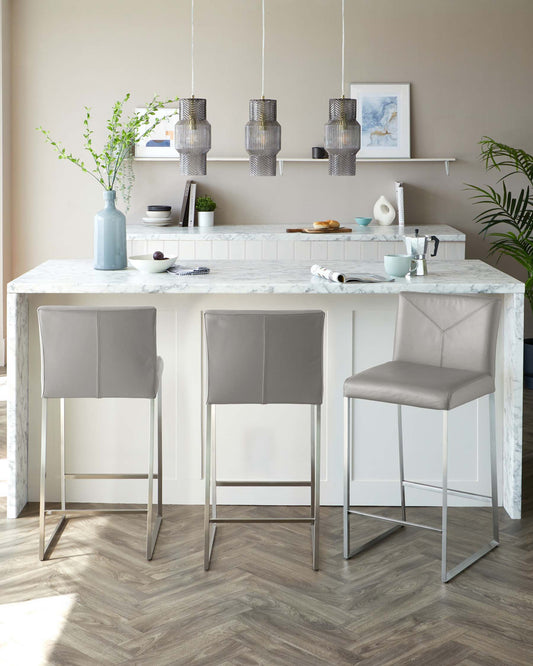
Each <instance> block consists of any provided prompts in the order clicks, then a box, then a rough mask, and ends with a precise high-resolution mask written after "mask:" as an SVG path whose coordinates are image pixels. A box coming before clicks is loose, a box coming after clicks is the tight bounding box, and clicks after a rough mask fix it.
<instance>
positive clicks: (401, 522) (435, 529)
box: [348, 509, 442, 532]
mask: <svg viewBox="0 0 533 666" xmlns="http://www.w3.org/2000/svg"><path fill="white" fill-rule="evenodd" d="M348 513H352V514H355V515H357V516H365V517H366V518H376V519H377V520H385V521H386V522H389V523H397V524H398V525H402V526H409V527H420V528H421V529H423V530H431V531H432V532H442V530H441V529H440V528H439V527H432V526H431V525H423V524H422V523H411V522H410V521H408V520H397V519H396V518H388V517H387V516H376V515H375V514H373V513H365V512H364V511H355V510H353V509H350V510H349V511H348Z"/></svg>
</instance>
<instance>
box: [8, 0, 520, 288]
mask: <svg viewBox="0 0 533 666" xmlns="http://www.w3.org/2000/svg"><path fill="white" fill-rule="evenodd" d="M260 5H261V3H260V0H196V26H197V27H196V44H197V51H196V53H197V57H196V94H197V95H198V96H205V97H207V98H208V117H209V120H210V122H211V124H212V128H213V150H212V154H213V155H219V156H231V155H236V154H243V153H244V149H243V135H244V129H243V127H244V124H245V122H246V120H247V112H248V99H249V98H250V97H257V96H259V95H260V36H261V32H260ZM339 11H340V0H267V3H266V12H267V54H266V91H265V92H266V95H267V96H270V97H275V98H277V99H278V117H279V120H280V122H281V124H282V142H283V148H282V152H283V153H284V154H285V155H287V156H295V157H303V156H309V155H310V149H311V146H313V145H320V144H321V143H322V135H323V125H324V122H325V121H326V119H327V103H328V98H329V97H336V96H339V93H340V18H339ZM189 17H190V2H189V0H156V1H155V2H152V3H147V2H146V1H145V0H84V1H81V0H76V1H73V0H14V1H12V40H13V51H12V77H13V91H12V92H13V94H12V117H13V120H12V129H13V134H12V139H13V152H14V155H13V160H12V175H13V217H12V237H13V274H14V275H17V274H19V273H21V272H22V271H24V270H26V269H28V268H30V267H31V266H33V265H35V264H37V263H39V262H41V261H43V260H45V259H48V258H52V257H86V256H90V255H91V253H92V217H93V215H94V212H95V211H96V210H98V209H99V208H100V207H101V203H102V197H101V193H100V191H99V189H98V186H97V184H96V183H94V181H92V180H91V179H90V178H89V177H87V176H86V175H85V174H83V173H81V172H79V171H78V170H77V169H76V168H75V167H73V166H71V165H70V164H68V163H66V162H60V161H59V160H58V159H57V158H56V157H55V155H54V154H53V152H52V150H51V149H50V147H49V146H47V145H45V144H44V141H43V140H42V137H41V136H39V134H38V133H37V132H36V131H35V129H34V128H35V127H36V126H38V125H41V124H42V125H43V127H45V128H47V129H49V130H50V131H51V132H52V134H53V135H54V136H55V137H58V138H61V139H62V140H63V141H64V143H65V144H66V146H67V147H69V148H70V149H71V150H72V151H73V152H76V151H79V149H80V146H81V122H82V116H83V107H84V105H89V106H91V107H92V109H93V113H94V119H95V126H98V124H102V123H103V120H104V119H105V117H106V115H107V114H108V111H109V109H110V107H111V105H112V103H113V102H114V101H115V100H116V99H118V98H119V97H120V96H121V95H123V94H124V93H125V92H127V91H130V92H131V93H132V105H131V107H132V108H133V107H134V106H142V105H143V104H144V103H145V102H146V101H147V100H148V99H150V98H151V96H152V94H153V93H154V92H157V93H158V94H160V95H161V96H168V97H170V96H176V95H179V96H188V95H189V94H190V43H189V39H190V32H189ZM532 26H533V1H532V0H446V1H445V2H444V1H443V0H346V36H347V45H346V77H345V80H346V83H347V85H348V84H349V83H350V82H353V81H360V82H405V81H408V82H410V83H411V137H412V138H411V150H412V155H413V156H414V157H431V156H455V157H456V158H457V159H458V162H457V164H455V165H452V167H451V174H450V176H449V177H446V176H445V174H444V168H443V166H442V165H440V164H432V165H418V164H392V165H385V164H360V165H359V167H358V175H357V177H356V178H330V177H329V176H327V173H326V168H325V167H324V165H316V164H287V165H286V169H285V175H283V177H277V178H265V179H252V178H250V177H249V176H248V173H247V165H246V164H227V163H226V164H219V163H214V164H210V165H209V169H208V175H207V176H205V177H203V178H200V179H198V180H199V182H200V183H201V185H200V187H201V190H202V191H204V192H209V193H210V194H212V195H213V197H214V198H215V199H216V200H217V202H218V204H219V207H218V210H217V223H219V224H232V223H269V222H271V223H276V222H281V223H287V224H290V225H292V226H296V225H297V224H300V223H304V222H309V221H311V220H314V219H321V218H336V219H339V220H341V221H342V222H346V223H348V222H350V221H351V219H352V218H353V216H354V215H367V214H370V211H371V210H372V204H373V202H374V201H375V199H376V198H377V197H378V195H380V194H382V193H383V194H385V195H387V196H389V197H393V195H394V180H396V179H401V180H403V181H405V183H406V186H407V187H408V189H407V190H406V219H407V222H408V223H417V224H425V223H447V224H450V225H453V226H454V227H457V228H458V229H461V230H462V231H464V232H465V233H466V234H467V238H468V242H467V255H468V256H469V257H482V258H483V257H485V255H486V250H487V245H486V243H485V242H484V241H482V240H481V239H480V238H479V237H478V235H477V228H476V226H475V225H474V224H473V222H472V217H473V208H472V205H471V202H470V201H469V198H468V194H467V193H466V192H465V191H464V189H463V183H464V182H477V183H482V182H488V177H487V176H486V175H485V174H484V172H483V169H482V167H481V165H480V163H479V161H478V159H477V155H478V146H477V142H478V140H479V139H480V137H481V136H482V135H485V134H486V135H490V136H493V137H496V138H498V139H500V140H502V141H505V142H508V143H510V144H513V145H519V146H521V147H523V148H525V149H527V150H529V151H532V150H533V133H532V131H531V109H532V108H533V86H531V72H532V71H533V42H532V41H531V28H532ZM136 173H137V182H136V185H135V190H134V197H133V205H132V208H131V210H130V213H129V215H128V221H130V222H134V221H137V220H139V218H140V216H141V213H142V210H143V208H144V206H145V205H146V204H147V203H150V202H165V203H166V202H168V203H171V204H173V205H174V206H178V204H179V201H180V197H181V192H182V189H183V183H184V178H183V177H182V176H180V175H179V174H178V168H177V165H176V164H175V163H163V164H153V163H144V164H137V165H136ZM502 267H508V268H510V269H511V270H514V266H513V264H512V263H509V262H507V263H505V264H504V263H502Z"/></svg>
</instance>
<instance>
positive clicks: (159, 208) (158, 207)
mask: <svg viewBox="0 0 533 666" xmlns="http://www.w3.org/2000/svg"><path fill="white" fill-rule="evenodd" d="M146 210H163V211H168V212H170V211H171V210H172V206H147V207H146Z"/></svg>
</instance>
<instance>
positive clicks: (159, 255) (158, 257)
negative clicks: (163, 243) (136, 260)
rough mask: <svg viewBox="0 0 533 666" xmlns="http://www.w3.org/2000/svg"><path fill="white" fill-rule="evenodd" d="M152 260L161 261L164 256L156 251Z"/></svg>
mask: <svg viewBox="0 0 533 666" xmlns="http://www.w3.org/2000/svg"><path fill="white" fill-rule="evenodd" d="M153 258H154V259H156V260H161V259H164V258H165V255H164V254H163V253H162V252H160V251H159V250H156V251H155V252H154V254H153Z"/></svg>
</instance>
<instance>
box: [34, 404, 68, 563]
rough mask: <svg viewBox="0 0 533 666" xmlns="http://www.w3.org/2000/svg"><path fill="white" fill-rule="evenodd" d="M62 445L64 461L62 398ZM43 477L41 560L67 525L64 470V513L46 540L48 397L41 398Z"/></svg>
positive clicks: (40, 519)
mask: <svg viewBox="0 0 533 666" xmlns="http://www.w3.org/2000/svg"><path fill="white" fill-rule="evenodd" d="M61 403H62V404H61V415H62V419H61V445H62V461H63V460H64V453H63V447H64V442H65V436H64V418H63V415H64V401H63V400H61ZM41 410H42V412H41V479H40V489H39V559H40V560H46V559H48V556H49V554H50V551H51V548H52V544H53V542H54V540H55V538H56V535H58V534H60V532H61V531H62V530H63V528H64V527H65V523H66V515H65V513H64V511H65V509H64V490H63V487H64V483H65V474H64V470H63V474H62V477H61V488H62V496H61V506H62V513H63V515H62V516H61V520H60V521H59V523H58V524H57V525H56V527H55V528H54V531H53V532H52V534H51V536H50V538H49V539H48V541H46V519H45V514H46V447H47V443H48V438H47V432H46V427H47V421H48V398H42V399H41Z"/></svg>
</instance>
